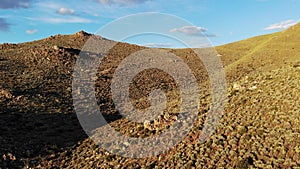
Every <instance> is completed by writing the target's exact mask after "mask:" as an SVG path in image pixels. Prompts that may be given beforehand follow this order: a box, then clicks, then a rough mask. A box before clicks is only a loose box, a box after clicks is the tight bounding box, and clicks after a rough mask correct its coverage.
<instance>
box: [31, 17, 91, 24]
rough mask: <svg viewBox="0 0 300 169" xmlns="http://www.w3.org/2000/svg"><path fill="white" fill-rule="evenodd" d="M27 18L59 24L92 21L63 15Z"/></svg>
mask: <svg viewBox="0 0 300 169" xmlns="http://www.w3.org/2000/svg"><path fill="white" fill-rule="evenodd" d="M27 19H28V20H33V21H42V22H46V23H52V24H59V23H92V22H93V21H92V20H90V19H86V18H81V17H76V16H73V17H65V18H54V17H52V18H27Z"/></svg>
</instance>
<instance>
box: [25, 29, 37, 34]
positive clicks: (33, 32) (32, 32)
mask: <svg viewBox="0 0 300 169" xmlns="http://www.w3.org/2000/svg"><path fill="white" fill-rule="evenodd" d="M25 32H26V33H27V34H35V33H37V32H38V30H37V29H29V30H26V31H25Z"/></svg>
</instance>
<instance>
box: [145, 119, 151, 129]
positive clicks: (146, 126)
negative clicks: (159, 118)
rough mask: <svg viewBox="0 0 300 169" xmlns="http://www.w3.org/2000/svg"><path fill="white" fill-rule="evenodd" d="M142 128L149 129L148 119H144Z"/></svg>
mask: <svg viewBox="0 0 300 169" xmlns="http://www.w3.org/2000/svg"><path fill="white" fill-rule="evenodd" d="M144 128H145V129H149V128H150V121H148V120H146V121H145V122H144Z"/></svg>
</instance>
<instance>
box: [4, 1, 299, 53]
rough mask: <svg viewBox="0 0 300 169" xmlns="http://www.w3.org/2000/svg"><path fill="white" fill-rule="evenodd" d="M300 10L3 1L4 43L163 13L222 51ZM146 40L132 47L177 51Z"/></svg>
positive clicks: (237, 4) (232, 4) (292, 5)
mask: <svg viewBox="0 0 300 169" xmlns="http://www.w3.org/2000/svg"><path fill="white" fill-rule="evenodd" d="M299 9H300V1H299V0H171V1H170V0H76V1H74V0H65V1H58V0H1V1H0V43H4V42H9V43H19V42H26V41H32V40H37V39H42V38H46V37H48V36H50V35H55V34H73V33H75V32H78V31H79V30H84V31H87V32H90V33H94V32H96V31H97V30H98V29H99V28H101V27H103V26H104V25H106V24H108V23H110V22H112V21H114V20H116V19H118V18H120V17H123V16H126V15H130V14H136V13H141V12H162V13H166V14H172V15H175V16H178V17H181V18H183V19H185V20H187V21H189V22H190V23H192V24H193V25H194V26H188V25H187V26H186V27H184V26H182V27H174V28H172V29H171V30H170V31H171V32H172V31H173V32H178V33H182V34H189V35H193V34H196V33H197V32H198V31H204V32H205V34H207V35H209V40H210V41H211V42H212V44H213V45H214V46H217V45H221V44H226V43H230V42H234V41H238V40H242V39H245V38H249V37H252V36H257V35H262V34H268V33H272V32H276V31H280V30H283V29H286V28H288V27H290V26H292V25H294V24H296V23H297V22H298V20H299V19H300V10H299ZM140 22H141V24H143V22H145V21H142V20H141V21H140ZM162 24H164V23H163V22H162ZM145 39H146V40H143V38H133V39H131V40H130V41H129V42H131V43H137V44H143V45H145V44H147V45H148V46H162V47H176V45H174V44H172V43H169V42H168V41H167V40H165V39H164V38H151V37H150V38H149V36H148V38H147V37H145ZM151 40H152V41H151Z"/></svg>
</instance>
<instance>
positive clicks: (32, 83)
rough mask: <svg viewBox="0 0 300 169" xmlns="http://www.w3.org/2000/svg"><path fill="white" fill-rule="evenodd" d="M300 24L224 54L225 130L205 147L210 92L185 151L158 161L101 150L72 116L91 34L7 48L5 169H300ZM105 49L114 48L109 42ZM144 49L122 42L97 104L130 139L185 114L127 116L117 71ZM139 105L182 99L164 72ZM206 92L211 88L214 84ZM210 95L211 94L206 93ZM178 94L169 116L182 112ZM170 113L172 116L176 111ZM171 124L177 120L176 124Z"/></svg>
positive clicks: (147, 82) (146, 85)
mask: <svg viewBox="0 0 300 169" xmlns="http://www.w3.org/2000/svg"><path fill="white" fill-rule="evenodd" d="M299 32H300V25H296V26H294V27H291V28H290V29H288V30H286V31H283V32H278V33H275V34H270V35H265V36H260V37H254V38H250V39H246V40H244V41H240V42H236V43H232V44H228V45H224V46H219V47H216V49H217V51H218V53H219V54H220V55H221V59H222V61H223V64H224V66H225V71H226V75H227V83H228V84H227V85H228V86H227V87H228V89H227V97H228V101H227V105H226V108H225V112H224V115H223V117H222V119H221V122H220V124H219V126H218V128H217V131H216V132H215V133H214V134H213V136H212V137H211V138H210V139H208V140H207V141H206V142H204V143H202V144H200V143H197V138H198V136H199V131H200V130H201V129H202V128H203V121H204V119H205V117H206V114H207V112H208V110H209V108H210V107H209V103H210V101H211V98H210V92H209V91H210V90H209V88H208V86H206V87H207V90H202V91H201V93H200V94H201V96H200V102H201V106H200V109H199V117H198V120H197V122H196V123H195V126H194V127H193V128H192V130H191V131H190V132H189V134H188V136H187V137H186V138H185V139H184V140H183V141H181V142H180V143H179V144H178V145H177V146H176V147H174V148H173V149H171V150H170V151H168V152H167V153H164V154H161V155H159V156H155V157H149V158H143V159H132V158H125V157H121V156H118V155H115V154H111V153H108V152H106V151H105V150H104V149H102V148H99V147H97V146H96V145H95V144H94V143H93V141H91V140H90V139H89V138H88V136H87V135H86V134H85V132H84V131H83V129H82V128H81V126H80V124H79V122H78V120H77V117H76V114H75V111H74V107H73V100H72V87H71V83H72V73H73V69H74V65H75V62H76V59H77V58H78V55H79V53H80V50H81V49H82V47H83V45H84V44H85V43H86V42H87V40H88V39H89V38H90V37H91V35H90V34H87V33H85V32H83V31H81V32H78V33H76V34H74V35H56V36H52V37H49V38H47V39H43V40H39V41H34V42H29V43H22V44H2V45H0V49H1V50H0V77H1V78H0V121H1V126H0V131H1V135H0V155H1V157H0V168H23V167H24V168H28V167H29V168H50V167H54V168H61V167H65V168H95V167H99V168H217V167H225V168H296V167H299V166H300V146H299V143H300V128H299V125H298V124H299V120H300V118H299V110H300V109H299V108H300V107H299V105H300V104H299V103H300V98H299V93H300V86H299V84H300V83H299V82H300V80H299V79H300V77H299V76H300V49H298V48H297V47H299V44H300V42H299V39H300V37H299V36H300V34H299ZM101 42H102V43H103V44H105V43H109V42H110V41H109V40H106V39H102V40H101ZM141 49H144V47H140V46H136V45H130V44H126V43H118V44H117V45H116V46H115V47H114V50H112V52H110V53H109V54H108V55H107V56H106V57H105V58H104V63H105V64H103V65H100V67H99V73H98V75H97V81H96V91H95V93H96V96H97V99H98V103H99V107H100V109H101V110H102V111H103V113H104V116H105V118H106V119H107V121H108V122H109V123H110V125H111V126H113V127H114V128H115V129H116V130H117V131H120V132H121V133H123V134H126V135H128V136H131V137H146V136H151V135H157V134H159V133H161V132H163V131H164V129H165V128H166V127H167V126H168V125H169V124H170V123H172V119H173V118H174V119H175V117H176V114H174V115H171V116H170V117H165V116H162V117H160V118H159V119H158V120H157V121H156V122H154V123H151V124H147V125H145V124H139V123H132V122H130V121H128V120H126V119H125V118H122V116H120V115H119V114H118V113H117V112H116V110H115V108H114V105H113V103H112V99H111V93H110V91H109V87H110V84H111V78H112V76H113V73H114V71H115V69H116V68H117V66H118V64H119V63H120V62H121V61H122V60H123V59H124V58H125V57H126V56H128V55H129V54H130V53H132V52H135V51H138V50H141ZM166 50H168V51H169V52H173V53H175V54H177V55H178V56H180V57H181V58H182V59H183V60H184V61H185V62H186V63H187V64H188V65H189V67H191V69H192V71H193V73H194V74H195V76H196V79H197V81H198V82H199V83H202V84H203V82H206V81H207V80H208V79H207V73H206V71H205V69H204V67H203V64H202V63H201V62H200V61H199V60H195V55H194V54H193V52H191V50H189V49H178V50H175V49H166ZM133 84H134V85H133V86H132V91H133V92H132V93H133V94H132V96H131V97H132V98H133V103H136V107H139V108H146V107H147V105H148V101H147V99H144V98H145V97H147V94H149V91H151V89H154V88H162V89H164V90H165V91H166V92H169V91H174V89H175V91H176V87H177V86H176V84H175V83H174V82H173V80H172V79H171V78H170V77H169V76H167V75H166V74H164V73H163V72H161V71H159V70H149V71H148V72H143V73H141V74H139V75H138V76H137V77H135V79H134V83H133ZM203 85H206V84H205V83H204V84H203ZM202 87H203V86H202ZM177 97H178V96H176V94H175V95H172V94H171V95H170V100H169V101H170V104H169V107H172V108H173V109H168V110H174V109H176V107H177V106H178V99H177ZM169 107H168V108H169ZM170 119H171V120H170Z"/></svg>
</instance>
